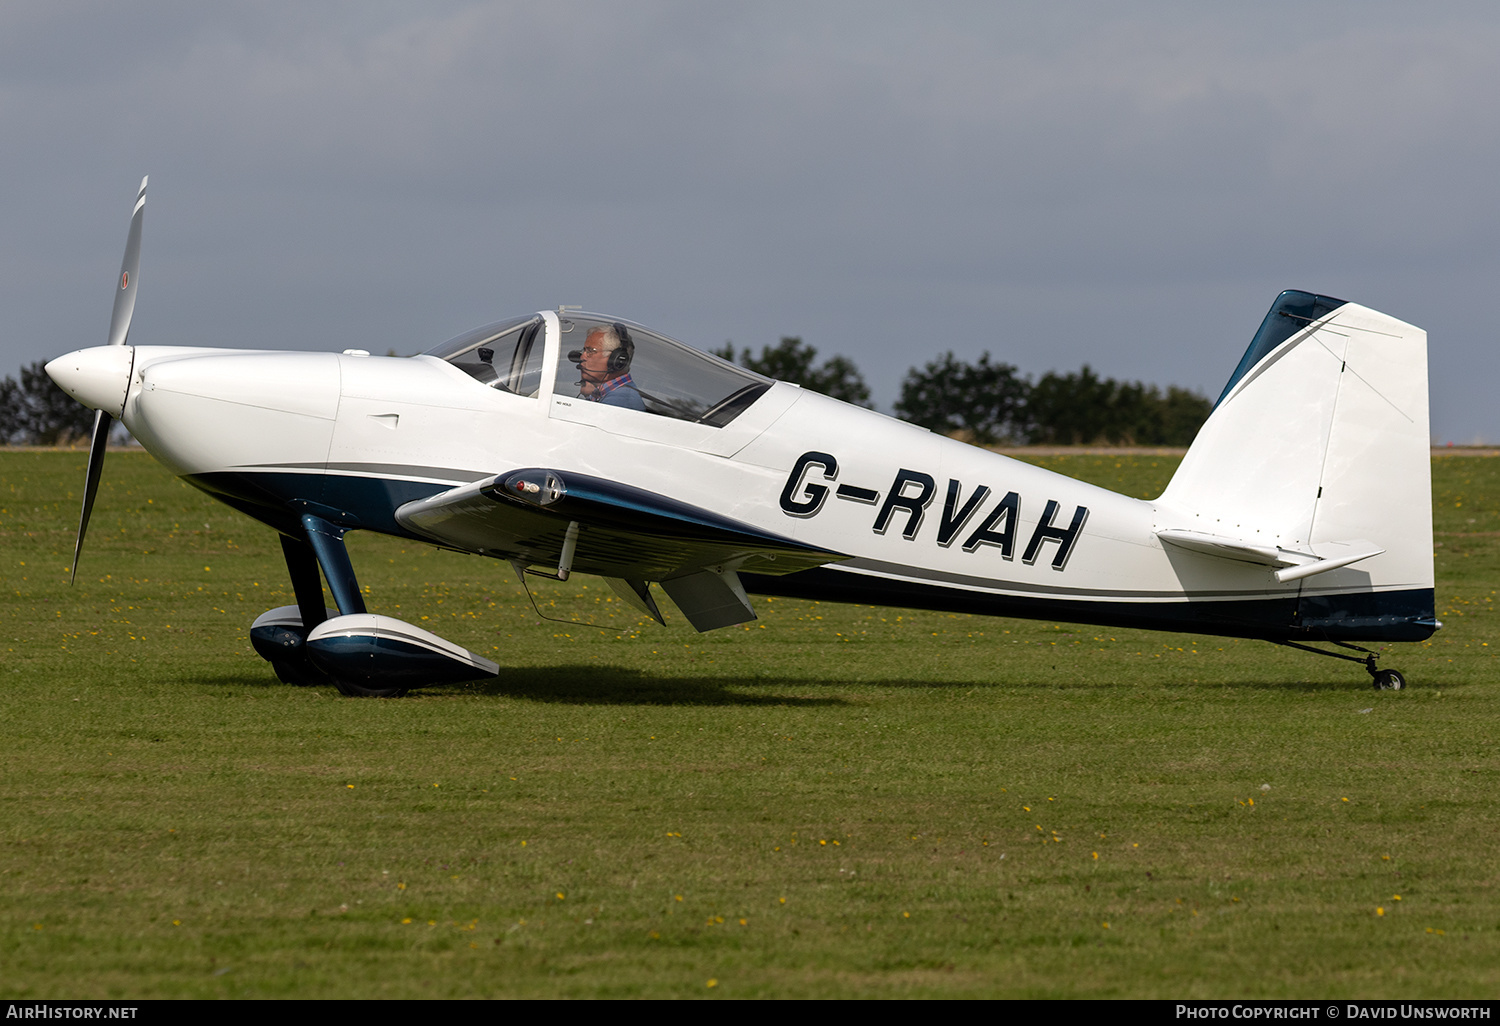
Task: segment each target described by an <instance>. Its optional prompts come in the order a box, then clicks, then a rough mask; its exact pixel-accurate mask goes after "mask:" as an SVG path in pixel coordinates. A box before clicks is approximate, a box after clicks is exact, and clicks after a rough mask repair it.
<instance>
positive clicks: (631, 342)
mask: <svg viewBox="0 0 1500 1026" xmlns="http://www.w3.org/2000/svg"><path fill="white" fill-rule="evenodd" d="M612 327H613V328H614V329H615V334H616V335H618V336H619V337H620V344H619V345H618V346H617V347H616V348H614V349H612V350H611V351H610V354H609V373H610V376H611V377H619V376H620V375H621V374H624V373H626V372H627V371H629V370H630V361H631V360H634V359H635V339H633V338H631V337H630V332H629V331H626V330H625V325H623V324H621V323H620V322H619V321H615V322H614V324H613V325H612Z"/></svg>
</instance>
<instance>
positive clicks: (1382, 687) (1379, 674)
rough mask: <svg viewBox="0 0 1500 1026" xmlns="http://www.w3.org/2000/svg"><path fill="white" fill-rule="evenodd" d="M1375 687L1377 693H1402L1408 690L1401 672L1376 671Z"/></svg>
mask: <svg viewBox="0 0 1500 1026" xmlns="http://www.w3.org/2000/svg"><path fill="white" fill-rule="evenodd" d="M1374 687H1375V690H1376V691H1402V690H1404V689H1405V688H1406V678H1405V677H1403V676H1401V671H1400V670H1376V671H1375V682H1374Z"/></svg>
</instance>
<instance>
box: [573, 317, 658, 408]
mask: <svg viewBox="0 0 1500 1026" xmlns="http://www.w3.org/2000/svg"><path fill="white" fill-rule="evenodd" d="M568 358H569V359H571V360H572V361H573V362H574V363H576V364H578V373H579V375H580V377H581V384H582V386H583V387H582V388H581V389H580V390H579V392H578V394H579V396H581V397H582V398H584V399H588V400H590V401H592V402H596V403H603V404H604V405H606V406H623V407H625V409H627V410H641V411H644V410H645V409H646V403H645V400H643V399H642V398H641V393H640V390H639V389H637V388H636V387H635V382H633V381H631V380H630V361H631V360H632V359H634V358H635V341H634V340H633V339H631V337H630V332H629V331H628V330H626V328H625V325H623V324H608V325H600V326H599V327H597V328H594V329H593V330H591V331H590V332H589V333H588V337H587V338H586V339H585V340H584V344H583V348H582V349H581V350H574V351H573V352H571V353H569V354H568Z"/></svg>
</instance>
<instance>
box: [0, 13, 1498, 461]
mask: <svg viewBox="0 0 1500 1026" xmlns="http://www.w3.org/2000/svg"><path fill="white" fill-rule="evenodd" d="M1497 44H1500V14H1495V13H1492V11H1491V9H1490V8H1489V7H1488V6H1483V5H1473V4H1453V5H1437V6H1432V5H1424V6H1423V7H1422V8H1421V9H1420V10H1416V9H1408V8H1407V7H1406V6H1404V5H1394V4H1393V5H1384V4H1331V5H1318V7H1317V8H1316V9H1314V10H1312V11H1311V12H1309V11H1308V10H1306V9H1305V5H1294V4H1284V5H1283V4H1269V5H1256V6H1255V8H1254V9H1253V10H1251V9H1241V8H1234V7H1230V6H1228V5H1212V6H1206V5H1191V4H1181V5H1180V4H1150V3H1147V4H1133V5H1116V4H1098V5H1055V4H1035V5H1025V4H1019V5H1004V6H1003V7H1001V6H997V5H991V4H958V3H954V4H937V5H931V4H927V5H921V6H920V7H916V6H911V5H900V4H876V3H827V4H805V3H803V4H790V3H787V4H783V3H760V4H754V3H735V4H727V3H723V4H719V3H634V4H630V5H616V4H607V3H546V4H466V3H448V4H424V5H414V6H409V5H403V4H369V3H354V4H334V5H307V4H299V3H293V4H245V5H235V4H225V5H211V6H203V5H197V4H149V3H148V4H137V5H131V6H129V7H121V6H120V5H111V4H103V3H101V4H57V3H46V4H31V3H25V2H22V3H11V4H7V5H6V6H5V7H4V8H0V133H3V138H5V139H6V140H7V143H6V145H5V147H3V148H0V170H3V173H4V175H5V180H6V182H7V184H8V186H9V189H8V190H7V199H6V201H5V202H4V204H0V237H3V238H4V240H5V241H4V243H3V245H0V275H3V279H0V307H3V309H4V311H5V317H4V319H3V321H0V369H3V368H5V367H14V366H17V365H19V364H20V363H21V362H23V361H29V360H32V359H39V358H43V357H46V356H50V355H54V354H56V353H59V352H62V351H65V350H66V349H69V348H73V347H75V346H78V345H84V344H93V343H95V342H97V341H102V339H103V335H104V328H105V325H106V323H107V320H108V304H109V289H108V285H107V284H105V283H107V282H109V281H110V280H112V278H113V275H114V272H115V269H116V267H117V266H118V261H119V249H120V246H121V245H122V244H123V240H124V229H125V222H126V217H127V214H128V210H129V200H130V197H131V196H132V195H133V190H134V187H135V184H136V182H137V181H138V178H139V175H140V174H141V173H144V172H148V171H149V172H150V173H151V175H152V182H153V188H152V192H151V198H150V204H149V207H148V214H147V226H146V243H145V264H144V267H143V272H142V278H141V281H142V298H141V304H140V308H139V310H138V315H137V328H136V331H137V333H138V340H142V341H144V340H148V339H149V340H150V341H156V342H162V343H204V342H209V343H214V344H227V345H277V346H280V345H285V346H296V347H315V346H337V347H343V346H345V345H355V344H358V345H363V346H365V347H366V348H370V349H374V350H377V351H384V350H385V349H386V348H389V347H395V348H397V349H399V350H402V351H411V350H413V349H415V348H418V347H421V346H425V345H427V344H431V343H432V342H435V341H437V340H439V339H441V338H442V337H444V336H446V335H448V334H452V333H455V332H457V331H459V330H461V329H462V328H464V327H466V326H467V325H469V324H472V323H478V322H481V321H485V320H490V319H493V318H495V317H498V316H502V315H505V314H508V313H511V312H514V311H521V310H527V309H534V308H537V307H541V306H552V305H556V304H557V303H562V302H567V303H583V304H586V305H588V306H589V307H591V308H596V309H608V310H612V311H615V312H618V313H619V314H621V315H622V316H626V317H630V318H632V319H636V320H641V321H645V322H647V323H652V324H655V325H657V326H659V327H661V328H662V329H663V330H665V331H667V332H668V333H670V334H675V335H678V336H679V337H683V338H686V339H688V340H689V341H694V342H697V343H699V344H703V345H710V346H711V345H717V344H719V343H721V342H722V341H723V340H724V339H726V338H733V339H734V340H735V341H736V342H738V343H740V344H750V345H757V346H758V345H761V344H764V343H767V342H772V341H774V340H775V339H776V338H777V337H778V336H780V335H781V334H801V335H803V336H804V337H806V338H807V339H808V341H810V342H811V343H812V344H814V345H816V346H818V347H819V348H820V349H821V350H823V351H825V352H830V353H831V352H836V351H841V352H845V353H848V354H849V355H851V356H853V357H854V358H855V359H856V360H857V362H858V363H859V364H860V365H861V366H862V367H863V368H864V369H865V370H866V372H867V374H868V376H869V377H870V378H871V379H872V383H873V384H875V386H876V389H877V399H878V400H880V401H882V402H884V403H886V404H888V403H889V402H890V401H892V400H893V399H894V397H895V394H896V384H897V382H898V381H899V378H900V376H901V374H902V373H903V372H904V371H905V369H906V368H907V367H908V366H911V365H912V364H917V363H922V362H925V361H926V360H928V359H931V358H932V357H934V356H935V355H937V354H938V353H940V352H941V351H942V350H944V349H947V348H953V349H955V350H957V351H958V352H959V353H960V354H961V355H963V356H976V355H978V353H979V352H980V351H981V350H983V349H989V350H991V351H992V352H994V353H995V354H996V355H997V356H1000V357H1001V358H1003V359H1006V360H1009V361H1011V362H1014V363H1017V364H1018V365H1020V366H1021V367H1022V369H1023V370H1027V371H1031V372H1034V373H1038V372H1041V371H1044V370H1047V369H1050V368H1053V367H1058V368H1074V367H1077V366H1078V365H1079V364H1080V363H1082V362H1084V361H1088V362H1090V363H1092V364H1093V365H1094V366H1095V367H1096V368H1098V369H1100V370H1101V371H1102V372H1104V373H1107V374H1111V375H1114V376H1117V377H1129V378H1144V379H1146V380H1148V381H1155V382H1158V383H1162V384H1166V383H1179V384H1186V385H1190V386H1193V387H1197V388H1200V389H1202V390H1204V391H1207V392H1210V393H1216V392H1217V390H1218V388H1219V386H1220V385H1221V384H1222V382H1223V380H1224V379H1225V377H1226V376H1227V375H1228V373H1229V370H1230V369H1231V368H1232V367H1233V365H1234V363H1235V362H1236V360H1237V359H1238V357H1239V353H1240V350H1241V349H1242V348H1243V346H1244V344H1245V343H1246V342H1247V341H1248V338H1249V336H1250V334H1251V333H1252V332H1253V331H1254V329H1255V327H1256V325H1257V324H1258V322H1259V319H1260V316H1261V315H1262V314H1263V313H1264V310H1265V308H1266V306H1267V305H1268V304H1269V302H1270V300H1271V298H1272V297H1273V296H1274V294H1275V293H1276V292H1277V291H1278V290H1279V289H1281V288H1286V287H1300V288H1311V289H1316V290H1320V291H1324V292H1327V293H1330V294H1334V295H1339V296H1343V297H1345V298H1348V299H1353V300H1356V301H1359V302H1364V303H1366V304H1368V305H1371V306H1375V307H1377V308H1380V309H1384V310H1386V311H1388V312H1390V313H1393V314H1395V315H1397V316H1400V317H1403V318H1405V319H1408V320H1411V321H1413V322H1414V323H1418V324H1421V325H1422V326H1424V327H1426V328H1427V329H1428V330H1429V331H1430V332H1431V333H1432V359H1433V410H1434V430H1435V432H1436V433H1437V434H1438V435H1439V436H1441V437H1444V438H1449V439H1456V440H1459V441H1467V440H1470V439H1472V438H1475V437H1485V438H1488V439H1491V440H1500V430H1497V427H1496V425H1495V424H1494V421H1493V418H1492V417H1491V416H1490V414H1489V412H1488V409H1487V406H1488V404H1487V402H1485V401H1484V400H1481V398H1480V392H1479V389H1480V388H1482V387H1483V385H1482V384H1481V382H1483V381H1484V380H1485V379H1486V378H1488V377H1490V376H1491V375H1493V373H1494V372H1495V369H1496V368H1495V357H1494V356H1493V346H1491V345H1490V341H1491V339H1492V338H1493V337H1494V335H1495V331H1496V326H1497V325H1496V322H1497V317H1496V315H1495V314H1494V313H1492V312H1491V310H1490V309H1489V306H1490V304H1488V303H1487V302H1486V301H1485V300H1486V297H1487V295H1488V285H1489V282H1490V281H1491V280H1493V278H1494V275H1495V271H1496V270H1497V265H1500V254H1497V252H1496V241H1495V240H1496V238H1497V231H1496V229H1497V227H1500V224H1497V221H1500V217H1497V201H1496V199H1495V189H1494V187H1493V185H1492V184H1491V183H1492V181H1493V179H1494V168H1495V166H1496V163H1497V157H1500V132H1497V125H1496V115H1495V114H1494V112H1493V111H1492V109H1491V107H1492V104H1491V101H1490V98H1491V97H1493V96H1494V95H1495V94H1496V91H1497V90H1496V86H1497V84H1500V83H1497V78H1500V74H1497V71H1500V67H1497V63H1500V58H1497V57H1496V56H1495V55H1496V54H1497V53H1500V45H1497Z"/></svg>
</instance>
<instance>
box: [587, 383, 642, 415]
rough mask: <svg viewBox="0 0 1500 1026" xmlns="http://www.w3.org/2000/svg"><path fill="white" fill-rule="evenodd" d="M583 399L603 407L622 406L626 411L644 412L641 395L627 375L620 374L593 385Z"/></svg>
mask: <svg viewBox="0 0 1500 1026" xmlns="http://www.w3.org/2000/svg"><path fill="white" fill-rule="evenodd" d="M584 398H585V399H590V400H592V401H594V402H596V403H603V404H604V405H605V406H622V407H624V408H625V409H627V410H640V411H641V412H642V413H644V412H646V401H645V400H644V399H642V398H641V393H640V391H639V390H638V389H637V388H636V387H635V382H633V381H631V380H630V375H629V374H621V375H620V376H619V377H618V378H610V379H609V380H608V381H606V382H605V383H604V384H602V385H595V386H594V390H593V391H592V392H590V393H589V394H588V395H586V396H584Z"/></svg>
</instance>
